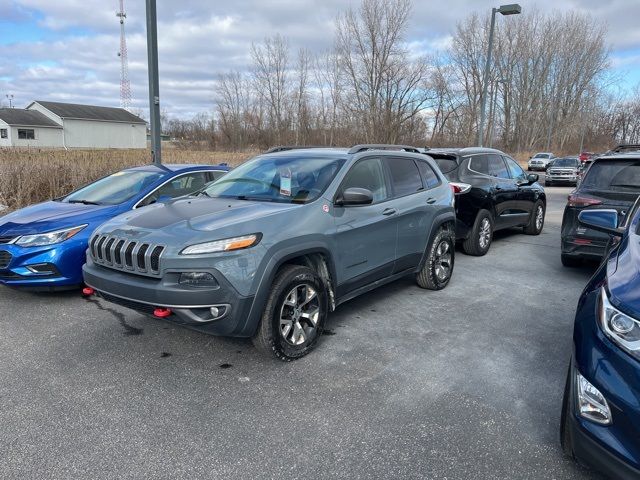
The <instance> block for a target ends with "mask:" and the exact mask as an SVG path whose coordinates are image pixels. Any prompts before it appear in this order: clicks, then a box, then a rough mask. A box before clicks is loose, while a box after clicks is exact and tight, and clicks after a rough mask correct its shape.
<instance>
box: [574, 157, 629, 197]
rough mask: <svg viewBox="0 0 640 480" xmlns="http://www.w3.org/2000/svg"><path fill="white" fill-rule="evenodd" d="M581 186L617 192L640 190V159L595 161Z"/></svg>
mask: <svg viewBox="0 0 640 480" xmlns="http://www.w3.org/2000/svg"><path fill="white" fill-rule="evenodd" d="M580 187H581V188H589V189H594V190H607V191H616V192H634V191H640V160H631V159H629V160H606V159H602V160H600V161H595V162H594V163H593V165H591V167H590V168H589V170H588V172H587V175H586V176H585V177H584V180H583V181H582V183H581V185H580Z"/></svg>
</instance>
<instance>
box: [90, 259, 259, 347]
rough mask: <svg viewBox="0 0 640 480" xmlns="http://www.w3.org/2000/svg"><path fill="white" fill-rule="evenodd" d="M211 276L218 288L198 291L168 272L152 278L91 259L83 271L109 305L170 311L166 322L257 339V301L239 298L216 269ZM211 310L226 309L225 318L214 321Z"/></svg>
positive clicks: (210, 332)
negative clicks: (251, 315) (254, 307)
mask: <svg viewBox="0 0 640 480" xmlns="http://www.w3.org/2000/svg"><path fill="white" fill-rule="evenodd" d="M200 271H204V272H209V273H211V274H212V275H213V276H214V277H215V279H216V281H217V282H218V285H217V286H215V287H206V288H196V287H188V286H184V285H181V284H180V283H179V277H180V273H181V272H177V271H167V272H165V273H164V274H163V276H162V278H149V277H144V276H140V275H135V274H131V273H125V272H121V271H117V270H112V269H108V268H105V267H101V266H98V265H96V264H95V263H93V261H92V260H91V258H88V259H87V263H86V264H85V265H84V267H83V274H84V282H85V283H86V284H87V285H88V286H89V287H92V288H93V289H94V290H96V292H97V293H98V295H99V296H101V297H102V298H104V299H105V300H107V301H110V302H112V303H116V304H119V305H122V306H124V307H127V308H130V309H132V310H136V311H138V312H141V313H144V314H152V312H153V311H154V310H155V309H156V308H168V309H170V310H171V312H172V314H171V315H170V316H169V317H167V318H166V320H168V321H170V322H172V323H175V324H178V325H182V326H185V327H188V328H191V329H194V330H198V331H201V332H203V333H209V334H213V335H224V336H234V337H248V336H251V335H253V333H254V331H255V327H256V326H255V325H252V324H251V322H249V313H250V311H251V307H252V305H253V298H254V297H244V296H241V295H240V294H238V292H237V291H236V290H235V289H234V288H233V286H232V285H231V284H230V283H229V282H228V281H227V280H226V279H225V278H224V276H223V275H221V274H220V272H218V271H217V270H214V269H207V268H204V269H201V270H200ZM211 307H223V308H224V315H222V316H220V317H219V318H216V319H213V318H212V317H211V314H210V308H211Z"/></svg>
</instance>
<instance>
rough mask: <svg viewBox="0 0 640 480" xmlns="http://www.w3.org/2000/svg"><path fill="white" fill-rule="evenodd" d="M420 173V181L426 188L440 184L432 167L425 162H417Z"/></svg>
mask: <svg viewBox="0 0 640 480" xmlns="http://www.w3.org/2000/svg"><path fill="white" fill-rule="evenodd" d="M417 164H418V168H419V169H420V173H421V174H422V181H423V182H424V186H425V187H426V188H433V187H437V186H438V185H440V179H439V178H438V175H436V172H434V171H433V168H431V166H430V165H429V164H428V163H427V162H417Z"/></svg>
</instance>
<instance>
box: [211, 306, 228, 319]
mask: <svg viewBox="0 0 640 480" xmlns="http://www.w3.org/2000/svg"><path fill="white" fill-rule="evenodd" d="M209 311H210V312H211V316H212V317H213V319H214V320H217V319H219V318H222V317H224V316H225V315H226V313H227V307H226V306H224V305H218V306H217V307H211V308H210V309H209Z"/></svg>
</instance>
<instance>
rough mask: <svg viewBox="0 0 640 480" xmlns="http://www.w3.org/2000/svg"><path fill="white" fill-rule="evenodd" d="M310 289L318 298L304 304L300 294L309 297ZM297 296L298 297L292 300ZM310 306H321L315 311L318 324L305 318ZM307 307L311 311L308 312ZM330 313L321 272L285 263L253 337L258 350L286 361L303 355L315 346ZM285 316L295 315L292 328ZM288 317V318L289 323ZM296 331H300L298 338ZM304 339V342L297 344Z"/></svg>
mask: <svg viewBox="0 0 640 480" xmlns="http://www.w3.org/2000/svg"><path fill="white" fill-rule="evenodd" d="M303 287H304V288H303ZM306 289H311V290H312V291H313V292H314V293H315V297H314V298H315V300H312V301H310V303H307V304H305V305H302V304H301V302H302V300H301V299H300V298H299V297H300V296H301V295H304V296H305V297H308V295H307V293H308V292H309V290H306ZM294 290H295V291H296V293H295V294H294ZM303 292H304V293H303ZM292 295H293V296H292ZM294 296H295V300H294V301H292V300H293V298H294ZM306 301H307V300H305V302H306ZM294 303H295V306H294V305H293V304H294ZM310 307H317V309H318V313H317V316H315V314H314V318H315V325H314V324H313V322H312V321H311V320H310V319H309V318H305V317H301V315H303V314H305V313H306V314H308V313H309V312H310V310H309V308H310ZM305 308H307V312H305V311H304V310H305ZM327 312H328V301H327V292H326V288H325V285H324V283H323V282H322V279H321V278H320V277H319V276H318V274H317V273H316V272H315V271H313V270H312V269H310V268H308V267H303V266H300V265H285V266H284V267H282V269H281V270H280V271H279V272H278V274H277V275H276V278H275V280H274V281H273V284H272V285H271V291H270V292H269V297H268V299H267V303H266V305H265V308H264V312H263V313H262V319H261V320H260V325H259V326H258V331H257V332H256V334H255V335H254V336H253V339H252V340H253V344H254V345H255V347H256V348H257V349H258V350H260V351H262V352H264V353H266V354H268V355H273V356H275V357H276V358H278V359H280V360H282V361H285V362H288V361H291V360H295V359H297V358H300V357H303V356H304V355H306V354H307V353H309V352H310V351H311V350H312V349H313V347H314V346H315V344H316V343H317V341H318V339H319V338H320V336H321V335H322V331H323V329H324V323H325V320H326V317H327ZM285 316H286V317H291V325H290V329H289V330H288V331H287V330H286V326H287V325H285V326H283V325H282V324H281V318H284V317H285ZM287 320H288V318H287V319H285V323H286V321H287ZM296 333H299V334H298V336H297V337H296ZM300 340H303V341H302V342H301V343H297V342H298V341H300Z"/></svg>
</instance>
